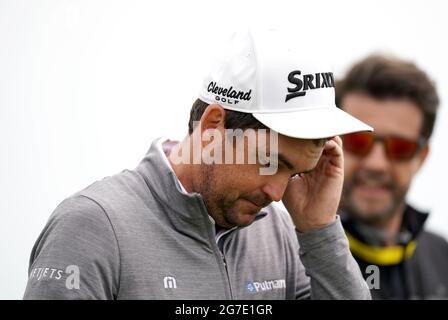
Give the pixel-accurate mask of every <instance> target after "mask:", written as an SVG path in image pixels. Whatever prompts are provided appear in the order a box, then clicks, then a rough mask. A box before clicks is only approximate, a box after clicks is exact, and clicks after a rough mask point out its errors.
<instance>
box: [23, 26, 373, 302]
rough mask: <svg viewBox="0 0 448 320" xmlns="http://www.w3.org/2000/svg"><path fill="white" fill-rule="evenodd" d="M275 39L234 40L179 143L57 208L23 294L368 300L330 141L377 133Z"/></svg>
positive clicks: (318, 67)
mask: <svg viewBox="0 0 448 320" xmlns="http://www.w3.org/2000/svg"><path fill="white" fill-rule="evenodd" d="M281 40H282V39H279V38H278V35H275V33H273V34H272V33H270V32H267V33H264V34H262V37H260V38H257V37H256V36H255V35H254V34H252V33H250V32H243V33H237V34H235V35H234V36H233V37H232V40H231V43H230V44H229V45H228V46H227V48H226V49H227V50H226V52H225V54H223V55H222V56H221V57H220V58H219V59H217V61H216V62H215V64H214V65H213V67H212V69H211V72H210V74H209V75H208V76H207V77H206V78H205V80H204V84H203V86H202V88H201V91H200V94H199V99H198V100H197V101H196V102H195V103H194V105H193V108H192V110H191V117H190V123H189V134H188V136H187V137H186V138H185V139H184V140H183V141H181V142H180V143H178V144H174V143H173V142H170V141H166V140H165V139H158V140H156V141H154V142H153V144H152V146H151V148H150V149H149V151H148V153H147V155H146V157H145V158H144V159H143V161H142V162H141V163H140V164H139V166H138V167H137V168H136V169H135V170H127V171H124V172H122V173H120V174H117V175H115V176H112V177H108V178H105V179H103V180H101V181H98V182H96V183H94V184H92V185H90V186H89V187H87V188H86V189H84V190H82V191H80V192H78V193H77V194H75V195H73V196H71V197H69V198H68V199H66V200H64V201H63V202H62V203H61V204H60V205H59V206H58V207H57V208H56V210H55V212H54V213H53V214H52V216H51V218H50V220H49V222H48V224H47V226H46V227H45V228H44V230H43V232H42V234H41V236H40V237H39V239H38V240H37V242H36V244H35V246H34V248H33V251H32V253H31V259H30V270H29V281H28V285H27V288H26V292H25V298H27V299H54V298H62V299H304V298H313V299H370V292H369V289H368V287H367V285H366V283H365V281H364V280H363V276H362V274H361V272H360V270H359V267H358V265H357V263H356V262H355V260H354V259H353V257H352V256H351V254H350V251H349V248H348V242H347V239H346V237H345V235H344V231H343V228H342V226H341V223H340V220H339V217H338V216H337V215H336V210H337V207H338V203H339V199H340V195H341V191H342V184H343V175H344V172H343V167H344V165H343V155H342V148H341V140H340V138H339V137H337V136H338V135H341V134H345V133H350V132H357V131H365V130H372V129H371V128H370V127H369V126H367V125H365V124H364V123H362V122H360V121H359V120H357V119H355V118H353V117H352V116H350V115H348V114H346V113H345V112H344V111H342V110H340V109H338V108H336V106H335V104H334V80H333V74H332V73H331V72H330V70H329V69H328V68H327V67H326V66H324V65H322V64H320V62H319V63H313V62H309V61H305V60H302V59H301V55H300V54H298V53H296V52H294V50H293V49H292V48H290V46H289V45H288V44H287V43H288V42H287V41H286V42H285V41H281ZM251 133H253V134H251ZM229 137H230V139H229ZM252 138H254V139H252ZM252 160H253V161H252ZM280 200H283V202H284V204H285V206H286V209H287V211H288V212H289V214H288V213H286V212H284V211H282V210H280V209H279V208H277V207H274V206H273V205H272V204H271V202H272V201H280Z"/></svg>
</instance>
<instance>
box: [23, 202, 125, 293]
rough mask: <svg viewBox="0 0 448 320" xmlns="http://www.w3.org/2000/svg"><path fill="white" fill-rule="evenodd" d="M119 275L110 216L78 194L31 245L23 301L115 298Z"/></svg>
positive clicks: (117, 252) (58, 210)
mask: <svg viewBox="0 0 448 320" xmlns="http://www.w3.org/2000/svg"><path fill="white" fill-rule="evenodd" d="M119 272H120V257H119V249H118V244H117V240H116V237H115V234H114V231H113V228H112V225H111V223H110V221H109V219H108V217H107V215H106V213H105V212H104V210H103V209H102V208H101V207H100V206H99V205H98V204H97V203H96V202H94V201H93V200H91V199H89V198H86V197H84V196H75V197H72V198H68V199H66V200H64V201H63V202H62V203H61V204H60V205H59V206H58V207H57V208H56V209H55V211H54V212H53V214H52V215H51V217H50V219H49V221H48V223H47V225H46V226H45V228H44V230H43V231H42V233H41V234H40V236H39V238H38V240H37V241H36V243H35V245H34V247H33V250H32V252H31V257H30V267H29V278H28V283H27V287H26V290H25V294H24V299H114V298H115V297H116V294H117V292H118V285H119Z"/></svg>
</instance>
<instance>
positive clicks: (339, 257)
mask: <svg viewBox="0 0 448 320" xmlns="http://www.w3.org/2000/svg"><path fill="white" fill-rule="evenodd" d="M296 233H297V238H298V241H299V244H300V249H299V255H300V259H301V261H302V263H303V265H304V266H305V272H306V275H307V276H309V277H310V285H311V299H371V296H370V290H369V288H368V286H367V283H366V282H365V281H364V278H363V276H362V274H361V271H360V269H359V266H358V263H357V262H356V261H355V259H354V258H353V256H352V255H351V253H350V249H349V245H348V240H347V237H346V236H345V233H344V229H343V227H342V224H341V220H340V218H339V216H337V217H336V220H335V221H334V222H332V223H331V224H329V225H327V226H325V227H323V228H322V229H319V230H314V231H311V232H308V233H300V232H298V231H297V232H296Z"/></svg>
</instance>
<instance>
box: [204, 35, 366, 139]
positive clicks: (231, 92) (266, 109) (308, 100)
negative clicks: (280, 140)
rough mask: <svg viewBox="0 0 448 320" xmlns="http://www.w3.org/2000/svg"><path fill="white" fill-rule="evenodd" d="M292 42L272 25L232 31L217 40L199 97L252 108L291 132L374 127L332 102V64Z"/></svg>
mask: <svg viewBox="0 0 448 320" xmlns="http://www.w3.org/2000/svg"><path fill="white" fill-rule="evenodd" d="M294 42H297V44H298V45H300V40H297V39H296V38H294V37H292V38H289V39H287V38H285V36H283V34H282V33H280V32H278V31H275V30H269V31H265V32H261V33H259V34H257V33H254V32H250V31H244V32H237V33H234V34H233V36H232V37H231V39H230V41H229V44H228V45H227V46H226V47H222V46H221V50H222V51H221V55H220V57H219V58H217V59H216V61H214V63H213V64H212V68H211V70H210V72H209V74H208V75H207V76H206V78H205V79H204V83H203V85H202V88H201V91H200V93H199V99H201V100H202V101H204V102H207V103H210V104H213V103H216V104H219V105H221V106H222V107H223V108H225V109H228V110H234V111H240V112H246V113H252V114H253V116H254V117H255V118H256V119H258V120H259V121H260V122H261V123H263V124H264V125H265V126H267V127H268V128H270V129H272V130H275V131H277V132H279V133H281V134H283V135H286V136H290V137H294V138H302V139H319V138H329V137H333V136H337V135H342V134H347V133H352V132H358V131H373V129H372V128H371V127H370V126H368V125H367V124H365V123H363V122H361V121H360V120H358V119H356V118H354V117H353V116H351V115H349V114H348V113H346V112H344V111H342V110H341V109H339V108H337V107H336V105H335V96H334V95H335V94H334V76H333V73H332V72H331V69H330V68H329V66H327V65H326V62H325V61H322V59H318V58H316V57H314V58H312V59H310V58H306V57H304V56H305V54H304V51H305V50H297V49H296V48H294ZM307 50H308V51H310V48H307ZM311 51H312V48H311ZM311 54H313V53H312V52H311ZM308 55H309V53H308Z"/></svg>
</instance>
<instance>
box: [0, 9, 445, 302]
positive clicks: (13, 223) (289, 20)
mask: <svg viewBox="0 0 448 320" xmlns="http://www.w3.org/2000/svg"><path fill="white" fill-rule="evenodd" d="M445 3H446V1H437V0H432V1H430V0H425V1H391V0H389V1H297V0H295V1H278V0H277V1H268V2H266V3H264V2H262V1H229V0H226V1H210V0H208V1H130V0H126V1H111V0H107V1H99V0H88V1H64V0H53V1H38V0H30V1H20V0H0V192H1V198H0V215H1V223H0V298H3V299H16V298H17V299H19V298H21V297H22V295H23V292H24V288H25V284H26V280H27V270H28V259H29V254H30V252H31V249H32V246H33V244H34V241H35V240H36V239H37V237H38V236H39V233H40V231H41V230H42V228H43V227H44V225H45V223H46V221H47V219H48V217H49V215H50V214H51V212H52V211H53V209H54V208H55V207H56V206H57V204H58V203H59V202H61V201H62V200H63V199H64V198H66V197H67V196H69V195H71V194H73V193H74V192H76V191H78V190H80V189H82V188H84V187H86V186H87V185H88V184H90V183H92V182H93V181H95V180H98V179H100V178H102V177H104V176H108V175H112V174H114V173H117V172H119V171H121V170H123V169H125V168H129V169H132V168H134V167H135V166H136V165H137V164H138V162H139V161H140V160H141V158H142V157H143V156H144V154H145V153H146V151H147V149H148V148H149V145H150V142H151V141H152V140H153V139H155V138H157V137H159V136H168V137H170V138H176V139H180V138H182V137H183V136H184V134H185V133H186V131H187V120H188V116H189V110H190V106H191V104H192V102H193V101H194V100H195V99H196V96H197V93H198V90H199V86H200V84H201V79H202V75H203V74H204V71H205V70H206V68H207V61H208V59H209V55H210V53H212V52H214V51H216V50H219V46H220V43H222V34H223V32H227V31H228V30H230V29H232V28H233V27H234V26H235V24H237V23H238V24H240V23H243V24H245V25H248V26H255V27H259V26H276V27H283V28H286V29H288V30H289V31H290V32H293V33H295V37H294V38H292V39H291V41H298V42H301V43H303V50H312V51H316V52H317V51H324V52H326V54H327V55H328V59H329V60H330V61H331V62H332V63H333V64H334V66H335V73H336V77H339V76H341V75H342V74H343V72H344V71H345V70H346V69H347V67H348V66H349V65H350V64H351V63H352V62H353V61H354V60H355V59H358V58H361V57H363V56H365V55H366V54H368V53H371V52H372V51H381V52H388V53H393V54H395V55H398V56H401V57H406V58H409V59H412V60H414V61H416V62H417V63H418V64H419V65H420V66H421V67H422V68H423V69H424V70H426V71H427V72H428V73H429V74H430V76H431V77H432V78H433V79H434V80H435V81H436V82H437V86H438V89H439V93H440V96H441V99H442V106H441V107H442V108H441V111H440V113H439V119H438V123H437V125H436V130H435V135H434V139H433V141H432V143H431V145H432V152H431V154H430V156H429V159H428V160H427V162H426V164H425V166H424V167H423V169H422V170H421V172H420V174H419V175H418V176H417V178H416V179H415V180H414V184H413V187H412V189H411V190H410V193H409V200H410V201H411V203H413V204H415V205H417V207H419V208H421V209H430V210H431V211H432V216H431V218H430V220H429V223H428V227H429V228H430V229H432V230H435V231H438V232H439V233H441V234H443V235H444V236H445V237H447V236H448V201H447V200H446V199H444V197H445V194H446V189H445V188H446V186H445V184H444V183H446V178H447V177H448V175H447V174H446V164H447V163H448V151H447V148H446V145H447V144H446V142H444V139H446V137H447V136H448V132H447V130H448V119H447V110H446V109H447V105H446V104H447V101H448V93H447V90H446V88H447V85H448V62H447V57H448V45H447V31H448V22H447V18H446V13H447V12H448V11H447V8H446V5H445Z"/></svg>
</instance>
